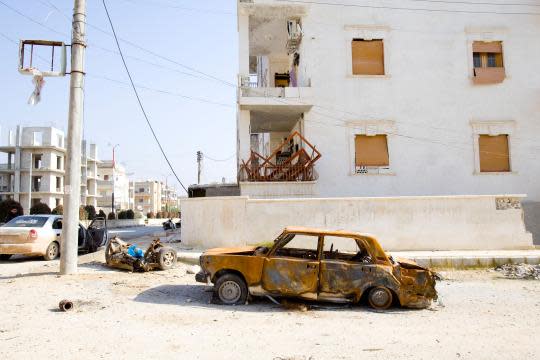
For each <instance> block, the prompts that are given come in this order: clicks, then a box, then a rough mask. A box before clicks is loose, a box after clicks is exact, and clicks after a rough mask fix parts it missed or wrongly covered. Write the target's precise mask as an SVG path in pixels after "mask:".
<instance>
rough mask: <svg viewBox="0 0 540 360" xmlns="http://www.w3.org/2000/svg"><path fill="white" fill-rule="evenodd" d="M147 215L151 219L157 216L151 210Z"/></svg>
mask: <svg viewBox="0 0 540 360" xmlns="http://www.w3.org/2000/svg"><path fill="white" fill-rule="evenodd" d="M146 217H147V218H149V219H153V218H155V217H156V216H155V215H154V212H153V211H150V212H149V213H148V214H146Z"/></svg>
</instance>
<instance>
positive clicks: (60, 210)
mask: <svg viewBox="0 0 540 360" xmlns="http://www.w3.org/2000/svg"><path fill="white" fill-rule="evenodd" d="M52 213H53V214H54V215H64V207H63V206H62V205H58V206H57V207H55V208H54V209H53V211H52Z"/></svg>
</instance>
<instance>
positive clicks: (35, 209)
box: [30, 202, 52, 215]
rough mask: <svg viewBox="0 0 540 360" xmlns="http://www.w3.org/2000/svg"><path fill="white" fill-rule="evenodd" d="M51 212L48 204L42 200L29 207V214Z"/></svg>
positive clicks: (48, 213)
mask: <svg viewBox="0 0 540 360" xmlns="http://www.w3.org/2000/svg"><path fill="white" fill-rule="evenodd" d="M51 213H52V211H51V208H50V207H49V205H47V204H44V203H42V202H39V203H37V204H36V205H34V206H32V207H31V208H30V215H50V214H51Z"/></svg>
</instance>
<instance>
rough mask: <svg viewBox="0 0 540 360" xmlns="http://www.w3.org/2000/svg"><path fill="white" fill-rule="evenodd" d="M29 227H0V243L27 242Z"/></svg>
mask: <svg viewBox="0 0 540 360" xmlns="http://www.w3.org/2000/svg"><path fill="white" fill-rule="evenodd" d="M30 230H31V228H21V229H18V228H5V227H2V228H0V244H22V243H26V242H28V234H29V232H30Z"/></svg>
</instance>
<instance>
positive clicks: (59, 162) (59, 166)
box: [56, 155, 62, 170]
mask: <svg viewBox="0 0 540 360" xmlns="http://www.w3.org/2000/svg"><path fill="white" fill-rule="evenodd" d="M56 168H57V169H58V170H62V157H61V156H58V155H57V156H56Z"/></svg>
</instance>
